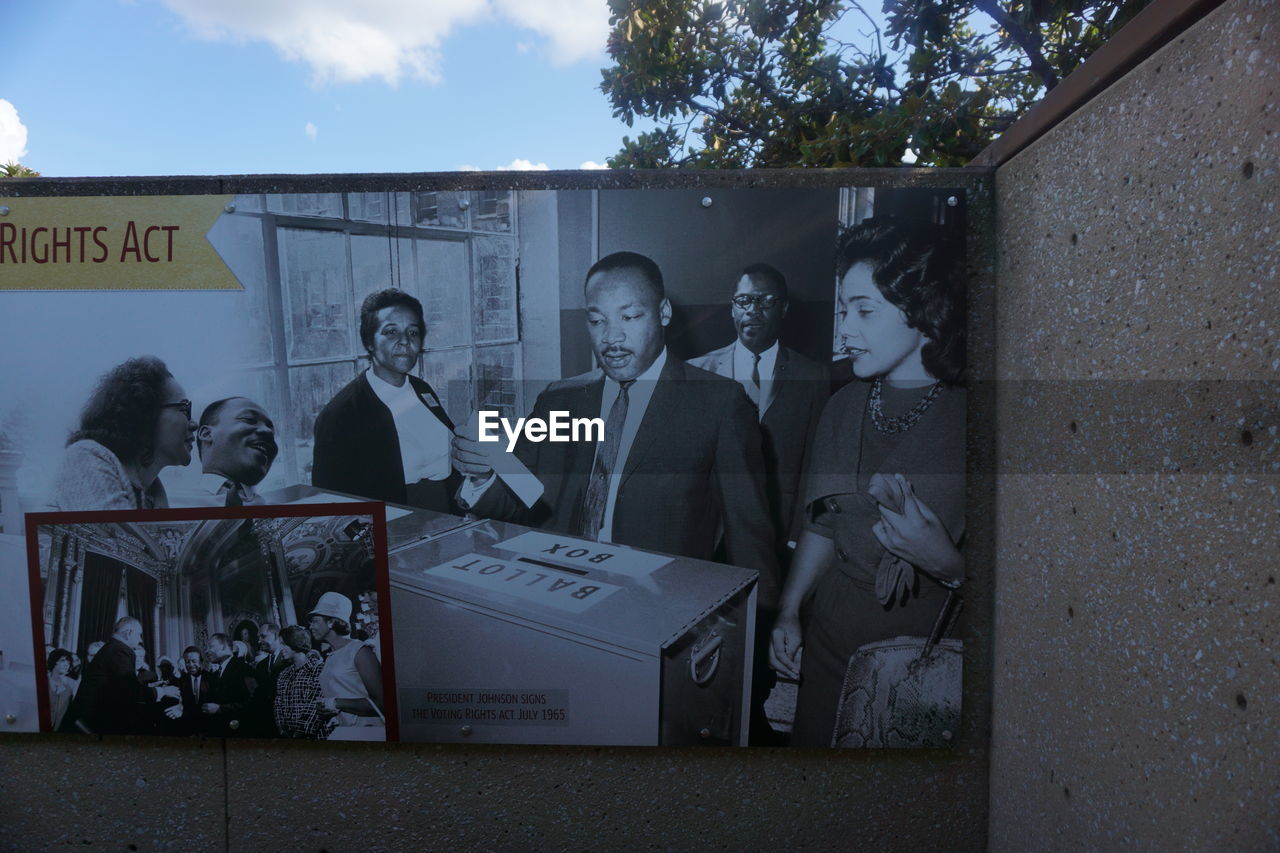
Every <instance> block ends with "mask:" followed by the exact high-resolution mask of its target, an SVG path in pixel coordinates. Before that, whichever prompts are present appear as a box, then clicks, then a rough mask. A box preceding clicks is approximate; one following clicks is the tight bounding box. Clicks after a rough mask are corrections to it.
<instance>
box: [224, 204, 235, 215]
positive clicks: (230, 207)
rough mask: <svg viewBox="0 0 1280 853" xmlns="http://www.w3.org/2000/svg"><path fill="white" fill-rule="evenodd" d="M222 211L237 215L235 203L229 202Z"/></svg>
mask: <svg viewBox="0 0 1280 853" xmlns="http://www.w3.org/2000/svg"><path fill="white" fill-rule="evenodd" d="M222 209H223V210H225V211H226V212H227V213H235V212H236V206H235V203H234V202H227V206H226V207H224V208H222Z"/></svg>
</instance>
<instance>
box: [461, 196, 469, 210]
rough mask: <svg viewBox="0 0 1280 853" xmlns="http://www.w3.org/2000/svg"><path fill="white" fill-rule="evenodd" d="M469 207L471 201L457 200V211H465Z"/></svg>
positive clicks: (467, 199) (466, 199) (465, 199)
mask: <svg viewBox="0 0 1280 853" xmlns="http://www.w3.org/2000/svg"><path fill="white" fill-rule="evenodd" d="M469 207H471V199H469V198H460V199H458V210H466V209H468V208H469Z"/></svg>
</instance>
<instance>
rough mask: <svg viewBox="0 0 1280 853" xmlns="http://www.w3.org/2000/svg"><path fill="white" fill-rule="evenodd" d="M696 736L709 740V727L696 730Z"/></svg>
mask: <svg viewBox="0 0 1280 853" xmlns="http://www.w3.org/2000/svg"><path fill="white" fill-rule="evenodd" d="M698 737H700V738H702V739H703V740H711V729H703V730H702V731H700V732H698Z"/></svg>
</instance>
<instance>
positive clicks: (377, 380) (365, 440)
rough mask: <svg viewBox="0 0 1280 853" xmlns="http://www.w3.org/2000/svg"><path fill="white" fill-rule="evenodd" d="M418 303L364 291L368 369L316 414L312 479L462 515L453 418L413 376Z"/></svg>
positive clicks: (419, 337)
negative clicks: (452, 448)
mask: <svg viewBox="0 0 1280 853" xmlns="http://www.w3.org/2000/svg"><path fill="white" fill-rule="evenodd" d="M425 336H426V323H425V321H424V319H423V315H422V303H421V302H419V301H418V300H417V299H415V298H414V297H413V296H411V295H409V294H408V293H405V292H404V291H402V290H395V289H387V290H379V291H377V292H375V293H371V294H369V296H368V297H366V298H365V300H364V304H363V305H361V306H360V341H361V343H363V344H364V348H365V351H366V352H367V353H368V354H369V369H368V370H366V371H365V372H364V373H362V374H361V375H359V376H357V377H356V378H355V379H354V380H352V381H351V382H350V383H349V384H348V385H347V386H346V387H345V388H343V389H342V390H341V391H339V392H338V393H337V394H336V395H335V396H334V398H333V399H332V400H330V401H329V402H328V404H327V405H326V406H325V407H324V409H323V410H321V412H320V416H319V417H318V418H316V428H315V456H314V461H313V464H312V469H311V483H312V485H314V486H316V487H317V488H321V489H333V490H334V491H338V492H346V493H347V494H351V495H356V496H358V497H362V498H369V499H371V500H380V501H387V502H389V503H398V504H408V505H410V506H417V507H422V508H424V509H430V510H435V511H436V512H451V513H455V514H461V511H460V510H459V509H458V507H457V504H456V503H455V502H454V499H453V496H454V494H455V493H456V491H457V488H458V484H459V483H460V481H461V478H460V476H459V475H458V474H456V473H455V472H454V471H453V469H452V467H451V466H450V464H449V441H450V439H451V438H452V434H453V423H452V421H450V420H449V416H448V415H447V414H445V411H444V409H443V407H441V405H440V400H439V398H437V397H436V394H435V391H434V390H432V388H431V386H430V385H428V384H427V383H426V382H424V381H422V380H421V379H419V378H418V377H416V376H413V375H412V371H413V369H414V368H415V367H417V365H418V361H419V359H420V358H421V357H422V348H423V343H424V339H425Z"/></svg>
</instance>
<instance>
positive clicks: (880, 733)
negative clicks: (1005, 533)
mask: <svg viewBox="0 0 1280 853" xmlns="http://www.w3.org/2000/svg"><path fill="white" fill-rule="evenodd" d="M961 603H962V602H961V600H960V597H959V596H958V595H957V594H956V592H955V591H954V590H953V591H952V592H951V593H950V594H948V595H947V600H946V601H945V602H944V603H943V605H942V609H941V610H940V611H939V612H938V618H937V620H936V621H935V622H934V626H933V630H932V631H931V632H930V634H929V636H928V637H895V638H893V639H891V640H879V641H877V642H874V643H867V644H866V645H864V646H860V647H859V648H858V650H857V651H856V652H854V653H853V654H852V655H851V656H850V658H849V666H848V669H846V671H845V676H844V684H843V685H842V686H841V688H840V706H839V710H838V711H837V714H836V728H835V733H834V734H833V736H832V739H831V745H832V746H839V747H855V748H858V747H860V748H864V749H876V748H881V747H944V746H951V745H952V744H953V743H954V742H955V738H956V735H957V734H958V733H959V730H960V696H961V688H962V685H963V682H962V677H961V676H962V670H963V658H964V645H963V644H962V643H961V642H960V640H954V639H943V636H944V635H946V633H947V631H949V630H950V628H951V626H952V625H953V624H954V622H955V619H956V616H958V615H959V612H960V605H961Z"/></svg>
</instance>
